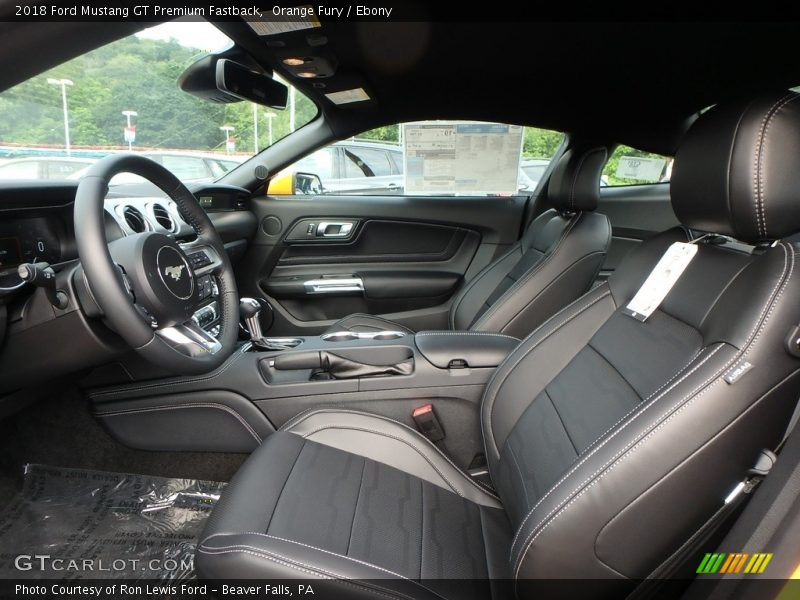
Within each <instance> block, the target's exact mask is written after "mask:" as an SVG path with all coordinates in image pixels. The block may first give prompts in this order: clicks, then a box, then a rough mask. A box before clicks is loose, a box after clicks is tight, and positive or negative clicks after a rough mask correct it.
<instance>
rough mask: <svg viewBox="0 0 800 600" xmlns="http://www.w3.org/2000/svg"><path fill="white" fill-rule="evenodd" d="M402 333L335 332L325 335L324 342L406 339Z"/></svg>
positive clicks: (323, 335) (323, 336)
mask: <svg viewBox="0 0 800 600" xmlns="http://www.w3.org/2000/svg"><path fill="white" fill-rule="evenodd" d="M404 336H405V333H403V332H402V331H333V332H331V333H323V334H322V336H321V337H322V341H324V342H351V341H353V340H396V339H398V338H401V337H404Z"/></svg>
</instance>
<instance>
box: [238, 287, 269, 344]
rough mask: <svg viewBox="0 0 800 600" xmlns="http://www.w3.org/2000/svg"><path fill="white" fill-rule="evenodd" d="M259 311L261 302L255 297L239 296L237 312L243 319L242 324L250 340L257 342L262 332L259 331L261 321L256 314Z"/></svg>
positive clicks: (262, 335)
mask: <svg viewBox="0 0 800 600" xmlns="http://www.w3.org/2000/svg"><path fill="white" fill-rule="evenodd" d="M260 313H261V303H260V302H259V301H258V300H256V299H255V298H241V299H240V300H239V314H240V315H241V316H242V319H244V325H245V327H246V328H247V333H248V335H249V336H250V341H251V342H253V343H254V344H259V343H260V342H261V341H262V340H263V338H264V334H263V333H262V332H261V321H259V320H258V316H259V314H260Z"/></svg>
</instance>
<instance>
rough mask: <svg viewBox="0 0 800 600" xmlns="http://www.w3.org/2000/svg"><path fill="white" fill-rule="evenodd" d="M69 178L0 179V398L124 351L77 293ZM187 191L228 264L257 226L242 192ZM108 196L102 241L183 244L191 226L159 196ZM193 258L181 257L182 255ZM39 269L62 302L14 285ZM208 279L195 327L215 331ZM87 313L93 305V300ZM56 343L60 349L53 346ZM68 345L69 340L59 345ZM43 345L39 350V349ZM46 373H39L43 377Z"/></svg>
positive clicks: (79, 280)
mask: <svg viewBox="0 0 800 600" xmlns="http://www.w3.org/2000/svg"><path fill="white" fill-rule="evenodd" d="M77 185H78V182H72V181H67V182H64V181H28V182H18V181H15V182H0V394H2V393H4V392H8V391H11V390H14V389H18V388H21V387H26V386H29V385H30V382H32V381H36V382H39V381H43V380H47V379H53V378H55V377H58V376H60V375H66V374H70V373H75V372H77V371H80V370H83V369H86V368H88V367H91V366H98V365H107V364H109V363H110V362H111V361H113V360H114V358H115V357H119V356H122V355H124V354H126V353H128V352H130V348H129V347H128V346H127V345H125V344H124V342H122V340H121V339H120V338H119V337H118V336H117V335H116V334H114V333H113V332H112V331H111V330H110V329H109V328H108V326H107V325H105V324H104V323H103V321H102V319H100V318H94V317H99V316H102V314H93V313H92V305H93V303H94V300H93V299H92V298H91V291H90V290H89V291H88V296H86V294H85V293H84V294H82V291H85V290H84V289H83V288H84V283H83V282H85V280H84V279H83V274H82V268H81V265H80V261H79V260H78V253H77V247H76V243H75V232H74V231H75V230H74V222H73V219H74V217H73V213H74V200H75V193H76V191H77ZM190 190H191V191H192V192H193V193H194V194H195V197H196V198H197V199H198V202H200V203H201V205H202V206H203V207H204V208H205V209H206V211H207V212H208V214H209V217H210V219H211V221H212V223H213V224H214V227H215V229H216V230H217V232H218V233H219V234H220V237H221V238H222V240H223V242H224V243H225V249H226V251H227V253H228V255H229V256H230V258H231V261H232V263H234V264H235V263H236V261H237V260H238V259H239V258H241V256H242V255H244V252H245V250H246V248H247V245H248V243H249V240H250V239H251V238H252V236H253V234H254V233H255V231H256V228H257V221H256V217H255V215H254V214H253V213H252V212H251V211H249V210H247V202H248V199H249V197H250V193H249V192H248V191H247V190H245V189H242V188H238V187H234V186H229V185H223V184H203V185H202V186H196V187H195V188H194V189H192V187H190ZM112 192H113V188H112V190H111V191H110V192H109V194H108V196H107V198H106V202H105V206H104V209H105V214H104V216H105V228H106V239H107V240H108V241H109V242H111V241H114V240H117V239H121V238H123V237H125V236H129V235H134V234H137V233H141V232H157V233H163V234H165V235H169V236H172V237H174V238H175V239H176V240H179V241H190V240H192V239H193V238H194V236H195V233H194V230H193V229H192V228H191V227H190V226H189V225H188V224H187V223H186V221H185V220H184V219H183V218H182V217H181V215H180V212H179V211H178V207H177V205H176V203H175V202H174V201H172V200H170V199H168V198H157V197H149V198H140V197H122V196H121V195H115V194H114V193H112ZM195 258H196V257H193V255H191V254H190V256H189V259H190V260H191V261H194V260H195ZM34 262H37V263H48V264H49V265H50V266H51V267H52V268H53V273H54V275H55V287H56V289H57V290H59V293H61V290H63V291H64V295H65V296H66V297H68V298H69V301H68V302H67V303H66V304H65V306H63V307H61V306H56V305H54V304H53V302H52V301H51V300H50V299H48V297H47V291H46V290H45V289H44V288H42V287H36V286H34V285H31V284H29V283H25V282H23V280H22V278H21V277H20V276H19V274H18V272H17V269H18V267H19V265H21V264H25V263H34ZM215 284H216V282H215V281H214V280H213V278H212V277H211V276H210V275H208V276H204V277H203V278H201V279H199V280H198V285H197V289H198V294H199V297H198V304H197V312H196V313H195V321H196V322H197V324H198V325H199V326H201V327H203V329H205V330H206V331H208V332H210V333H211V334H212V335H213V334H215V333H218V330H217V327H218V324H219V314H218V313H219V309H218V307H217V306H216V305H215V303H216V297H215V296H216V292H217V289H216V288H217V286H216V285H215ZM94 306H95V307H96V304H94ZM54 340H59V343H54ZM67 340H68V343H65V342H66V341H67ZM43 348H44V349H46V350H45V351H43ZM43 374H46V376H43Z"/></svg>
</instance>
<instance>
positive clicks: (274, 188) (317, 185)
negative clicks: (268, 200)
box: [267, 173, 324, 196]
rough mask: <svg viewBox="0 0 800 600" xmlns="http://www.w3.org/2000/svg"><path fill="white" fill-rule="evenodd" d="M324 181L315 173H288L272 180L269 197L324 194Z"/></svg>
mask: <svg viewBox="0 0 800 600" xmlns="http://www.w3.org/2000/svg"><path fill="white" fill-rule="evenodd" d="M323 192H324V188H323V187H322V180H321V179H320V178H319V175H315V174H313V173H286V174H285V175H281V176H279V177H275V178H273V179H271V180H270V182H269V186H268V187H267V195H268V196H307V195H314V194H322V193H323Z"/></svg>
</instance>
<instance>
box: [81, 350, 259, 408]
mask: <svg viewBox="0 0 800 600" xmlns="http://www.w3.org/2000/svg"><path fill="white" fill-rule="evenodd" d="M251 346H252V344H251V343H250V342H248V343H246V344H245V345H244V346H242V349H241V350H239V353H238V354H237V355H236V356H235V357H234V358H233V359H230V360H228V362H227V363H225V364H224V365H222V367H221V368H219V369H217V370H216V371H214V372H212V373H209V374H208V375H206V376H204V377H184V378H182V379H175V380H172V381H167V382H165V383H150V384H147V385H140V386H135V387H123V388H118V389H114V390H109V391H105V392H103V391H101V392H94V393H92V394H90V397H91V398H100V397H101V396H120V395H124V394H129V393H131V392H140V391H144V390H150V389H158V388H168V387H174V386H179V385H183V384H185V383H198V382H200V381H209V380H211V379H215V378H216V377H219V376H220V375H222V374H223V373H224V372H225V371H227V370H228V369H230V368H231V367H232V366H233V364H234V363H235V362H236V361H238V360H239V359H240V358H242V356H244V355H245V354H246V353H247V351H248V350H249V349H250V347H251Z"/></svg>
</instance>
